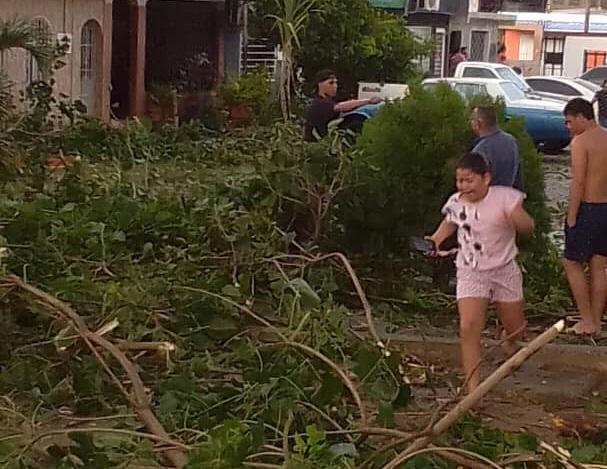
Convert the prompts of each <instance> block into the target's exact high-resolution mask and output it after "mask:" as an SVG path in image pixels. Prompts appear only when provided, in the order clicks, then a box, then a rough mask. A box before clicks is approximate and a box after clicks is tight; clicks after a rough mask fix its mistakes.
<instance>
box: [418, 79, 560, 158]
mask: <svg viewBox="0 0 607 469" xmlns="http://www.w3.org/2000/svg"><path fill="white" fill-rule="evenodd" d="M441 82H446V83H448V84H449V85H450V86H451V87H452V88H453V89H454V90H455V91H457V92H458V93H459V94H460V95H461V96H463V97H464V98H465V99H469V98H471V97H473V96H477V95H483V94H485V95H489V96H491V97H492V98H501V99H503V100H504V103H505V105H506V116H508V117H513V116H521V117H523V118H524V121H525V130H527V133H528V134H529V135H530V136H531V138H532V139H533V141H534V142H535V145H536V146H537V147H538V149H540V150H541V151H543V152H545V153H557V152H559V151H560V150H562V149H563V148H565V147H566V146H567V145H569V140H570V137H569V131H568V130H567V127H565V121H564V118H563V108H564V106H565V103H564V102H563V101H556V100H551V99H539V98H537V97H536V98H529V97H528V96H527V95H526V94H525V93H524V92H523V91H522V90H521V89H520V88H519V87H518V86H516V85H515V84H514V83H512V82H511V81H509V80H497V79H494V78H490V79H489V78H430V79H426V80H424V81H423V82H422V84H423V86H424V87H432V86H436V85H437V84H438V83H441Z"/></svg>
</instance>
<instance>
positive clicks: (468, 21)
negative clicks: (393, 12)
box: [407, 0, 514, 77]
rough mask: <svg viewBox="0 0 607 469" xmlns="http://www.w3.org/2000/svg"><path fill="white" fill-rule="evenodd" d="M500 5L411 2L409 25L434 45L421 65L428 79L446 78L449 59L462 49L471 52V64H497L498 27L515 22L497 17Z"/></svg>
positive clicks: (466, 0) (485, 0) (488, 1)
mask: <svg viewBox="0 0 607 469" xmlns="http://www.w3.org/2000/svg"><path fill="white" fill-rule="evenodd" d="M500 5H501V2H495V1H493V0H411V1H410V2H409V5H408V12H407V25H408V27H409V28H410V29H411V30H412V31H413V32H414V33H416V34H417V35H418V36H420V37H422V38H424V39H429V40H431V42H432V44H433V50H432V53H431V54H430V56H429V57H428V58H426V59H425V62H424V63H423V64H422V66H423V68H424V70H425V73H426V75H428V76H435V77H443V76H447V75H448V74H449V66H448V64H449V57H450V56H451V55H452V54H453V53H455V52H456V51H457V50H458V49H459V48H461V47H466V48H467V49H468V55H469V58H470V60H475V61H481V62H488V61H494V60H496V57H497V49H498V44H499V40H500V31H499V27H500V25H502V24H507V23H510V22H513V21H514V18H513V17H509V16H507V15H504V14H498V9H499V7H500Z"/></svg>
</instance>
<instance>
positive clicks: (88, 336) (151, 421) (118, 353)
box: [7, 275, 187, 467]
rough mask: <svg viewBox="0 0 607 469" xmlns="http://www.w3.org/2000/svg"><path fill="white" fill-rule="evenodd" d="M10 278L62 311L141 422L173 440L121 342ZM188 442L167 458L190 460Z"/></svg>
mask: <svg viewBox="0 0 607 469" xmlns="http://www.w3.org/2000/svg"><path fill="white" fill-rule="evenodd" d="M7 279H8V280H9V281H10V282H12V283H13V284H14V285H16V286H17V287H19V288H21V289H22V290H24V291H26V292H28V293H29V294H30V295H32V296H34V297H35V298H37V299H38V300H39V301H40V302H41V303H42V304H44V305H46V306H47V308H51V309H54V310H55V311H56V312H58V313H60V314H61V315H62V316H63V317H64V318H65V319H67V320H68V321H69V322H71V323H72V325H73V326H74V328H75V329H76V331H77V332H78V334H79V335H80V336H81V337H82V339H83V340H84V342H85V343H86V344H87V346H88V347H89V349H90V350H91V352H92V353H93V354H94V355H95V356H96V357H97V359H98V360H99V361H100V362H101V364H102V366H103V368H104V369H105V370H106V372H107V373H108V374H109V375H110V376H111V377H112V379H113V380H114V382H115V383H116V385H117V386H118V388H119V389H120V391H121V392H122V393H123V395H124V396H125V398H127V399H128V401H129V402H130V403H131V405H132V406H133V409H134V410H135V412H136V413H137V415H138V417H139V419H140V420H141V422H142V423H143V424H144V425H145V428H146V429H147V430H148V431H149V433H150V434H153V435H156V437H157V438H159V439H162V440H165V441H169V440H171V438H170V437H169V434H168V433H167V431H166V430H165V429H164V427H163V426H162V424H161V423H160V421H159V420H158V418H156V415H155V414H154V412H153V411H152V409H151V407H150V402H149V398H148V396H147V394H146V392H145V387H144V384H143V381H142V380H141V377H140V376H139V373H137V370H136V369H135V366H134V365H133V363H132V362H131V361H130V360H129V359H128V358H127V357H126V355H125V354H124V353H123V352H122V350H120V348H119V347H118V346H116V345H115V344H113V343H112V342H110V341H109V340H107V339H105V338H104V337H102V336H100V335H99V334H97V333H95V332H93V331H91V330H90V329H89V328H88V326H87V325H86V323H85V322H84V320H83V319H82V318H81V317H80V315H78V313H76V312H75V311H74V310H73V309H72V308H71V307H70V306H69V305H67V304H66V303H64V302H63V301H61V300H59V299H58V298H56V297H54V296H52V295H49V294H48V293H46V292H44V291H42V290H40V289H39V288H36V287H34V286H33V285H30V284H29V283H26V282H24V281H23V280H22V279H21V278H19V277H17V276H16V275H9V276H8V277H7ZM94 344H96V345H98V346H99V347H101V348H102V349H104V350H105V351H107V352H109V353H110V354H111V355H112V356H113V357H114V358H115V359H116V361H118V363H120V366H121V367H122V368H123V370H124V371H125V373H126V375H127V376H128V379H129V381H130V383H131V389H132V393H130V392H129V391H128V390H127V389H126V388H125V386H124V385H123V384H122V383H121V381H120V380H119V379H118V378H117V377H116V375H115V374H114V373H113V372H112V371H111V369H110V368H109V366H108V365H107V363H106V362H105V360H104V359H103V357H102V356H101V354H100V353H99V351H98V350H97V348H96V347H95V345H94ZM184 449H185V448H184V445H182V446H181V447H180V448H179V449H167V450H166V451H165V454H166V457H167V459H168V460H169V461H170V462H171V463H172V464H173V465H174V466H177V467H183V466H184V465H185V464H186V463H187V456H186V454H185V452H184Z"/></svg>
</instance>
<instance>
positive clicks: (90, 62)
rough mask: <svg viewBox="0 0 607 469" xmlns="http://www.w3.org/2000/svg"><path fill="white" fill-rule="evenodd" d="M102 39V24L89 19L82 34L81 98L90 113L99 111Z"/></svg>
mask: <svg viewBox="0 0 607 469" xmlns="http://www.w3.org/2000/svg"><path fill="white" fill-rule="evenodd" d="M100 41H101V28H100V26H99V25H98V24H97V22H96V21H95V20H90V21H87V22H86V23H85V24H84V26H83V27H82V32H81V34H80V100H81V101H82V102H83V103H84V104H85V105H86V107H87V111H88V113H89V114H95V113H96V112H97V98H98V96H97V92H98V89H97V88H98V87H97V79H98V73H99V70H98V68H99V67H98V65H99V64H98V62H99V48H100V44H99V42H100Z"/></svg>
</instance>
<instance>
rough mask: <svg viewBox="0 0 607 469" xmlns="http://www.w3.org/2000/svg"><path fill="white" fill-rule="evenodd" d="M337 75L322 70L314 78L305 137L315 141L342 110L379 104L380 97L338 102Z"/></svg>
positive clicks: (306, 118)
mask: <svg viewBox="0 0 607 469" xmlns="http://www.w3.org/2000/svg"><path fill="white" fill-rule="evenodd" d="M337 85H338V81H337V75H336V74H335V72H333V71H332V70H322V71H320V72H318V73H317V74H316V76H315V78H314V97H313V99H312V102H311V103H310V105H309V106H308V107H307V109H306V111H305V115H304V117H305V125H304V138H305V140H306V141H314V140H317V139H319V138H323V137H324V136H326V135H327V133H328V130H329V129H328V127H329V122H331V121H332V120H335V119H337V118H338V117H339V114H340V113H342V112H349V111H352V110H354V109H356V108H358V107H360V106H364V105H366V104H378V103H380V102H381V101H382V100H381V98H379V97H373V98H370V99H351V100H348V101H342V102H339V103H338V102H336V96H337Z"/></svg>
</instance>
